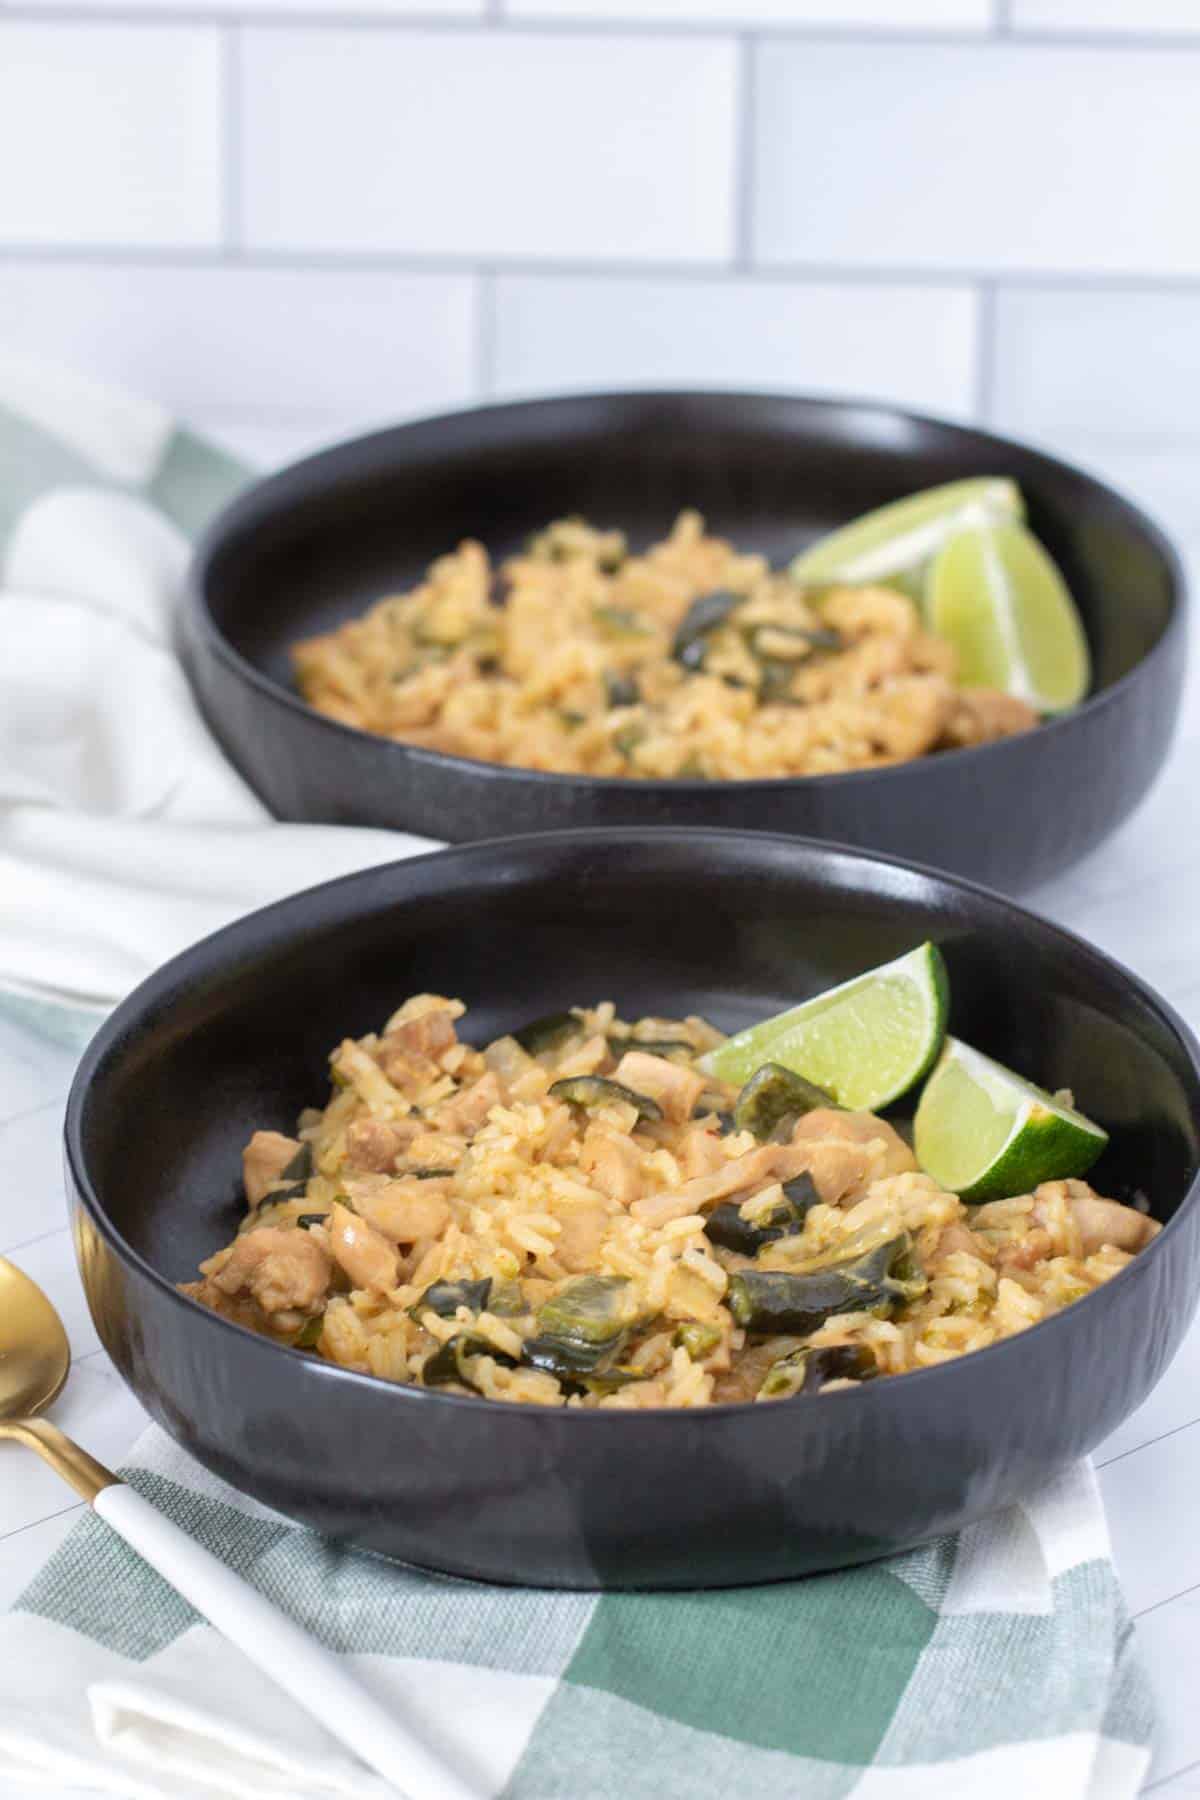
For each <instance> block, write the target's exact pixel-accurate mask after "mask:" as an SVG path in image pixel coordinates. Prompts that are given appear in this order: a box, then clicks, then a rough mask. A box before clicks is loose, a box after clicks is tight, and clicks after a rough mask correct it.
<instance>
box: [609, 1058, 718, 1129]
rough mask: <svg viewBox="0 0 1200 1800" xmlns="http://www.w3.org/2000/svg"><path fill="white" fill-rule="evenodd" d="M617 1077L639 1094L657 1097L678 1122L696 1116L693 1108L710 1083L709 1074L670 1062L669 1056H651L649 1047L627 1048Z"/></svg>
mask: <svg viewBox="0 0 1200 1800" xmlns="http://www.w3.org/2000/svg"><path fill="white" fill-rule="evenodd" d="M613 1080H614V1081H619V1082H620V1083H621V1085H622V1087H627V1088H632V1089H633V1091H634V1093H635V1094H646V1095H648V1096H649V1098H650V1099H651V1100H657V1101H658V1104H659V1105H660V1106H661V1107H662V1109H663V1113H664V1115H665V1116H666V1117H667V1118H668V1119H669V1120H670V1121H671V1122H672V1124H675V1125H682V1124H683V1122H684V1120H685V1119H690V1118H691V1116H692V1108H693V1107H694V1106H695V1104H696V1102H697V1100H698V1099H699V1098H700V1096H701V1094H702V1093H703V1092H704V1089H705V1087H706V1086H707V1085H708V1077H707V1076H705V1075H701V1074H699V1073H698V1072H697V1071H696V1070H695V1069H689V1068H686V1067H684V1066H683V1065H681V1064H680V1063H673V1062H668V1061H667V1059H666V1057H665V1056H651V1055H649V1054H648V1053H647V1052H646V1051H645V1050H627V1051H626V1052H625V1054H624V1056H623V1057H622V1058H621V1060H620V1062H619V1063H618V1064H617V1066H616V1069H615V1071H614V1073H613Z"/></svg>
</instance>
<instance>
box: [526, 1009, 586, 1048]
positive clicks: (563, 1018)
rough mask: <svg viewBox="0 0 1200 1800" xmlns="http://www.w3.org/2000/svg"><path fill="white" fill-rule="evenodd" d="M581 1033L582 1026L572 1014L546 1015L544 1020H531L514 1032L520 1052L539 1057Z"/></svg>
mask: <svg viewBox="0 0 1200 1800" xmlns="http://www.w3.org/2000/svg"><path fill="white" fill-rule="evenodd" d="M582 1031H583V1025H582V1023H581V1021H580V1020H579V1019H577V1018H576V1017H575V1014H574V1013H569V1012H556V1013H547V1014H546V1015H545V1017H544V1018H541V1019H531V1020H530V1022H529V1024H528V1025H522V1027H521V1029H520V1031H514V1032H513V1034H512V1035H513V1037H515V1038H516V1040H517V1042H518V1044H520V1046H521V1048H522V1050H524V1051H525V1053H526V1054H527V1055H528V1056H541V1055H543V1054H544V1052H545V1051H547V1050H557V1049H558V1048H559V1046H560V1045H562V1044H565V1043H566V1042H567V1040H568V1038H572V1037H577V1036H579V1035H580V1034H581V1033H582Z"/></svg>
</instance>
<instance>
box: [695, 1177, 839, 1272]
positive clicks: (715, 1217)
mask: <svg viewBox="0 0 1200 1800" xmlns="http://www.w3.org/2000/svg"><path fill="white" fill-rule="evenodd" d="M820 1198H821V1196H820V1193H819V1192H818V1190H817V1184H816V1182H815V1181H814V1180H813V1178H812V1176H811V1175H810V1174H809V1172H808V1170H807V1169H804V1170H802V1171H801V1173H800V1174H799V1175H797V1176H796V1177H795V1179H794V1180H792V1181H789V1182H787V1183H786V1185H785V1187H784V1190H783V1199H782V1200H779V1201H776V1203H775V1205H774V1206H772V1207H771V1208H770V1210H769V1211H768V1212H766V1213H765V1214H760V1215H759V1216H758V1217H757V1218H755V1219H747V1218H744V1217H743V1216H742V1209H741V1206H740V1205H739V1204H738V1203H737V1201H734V1200H726V1201H725V1202H724V1204H723V1205H721V1206H714V1208H713V1210H712V1211H711V1212H710V1213H709V1215H708V1218H707V1219H706V1220H705V1221H704V1235H705V1237H706V1238H707V1239H708V1241H709V1243H710V1244H719V1245H720V1246H721V1248H722V1249H723V1250H736V1251H737V1252H738V1254H739V1255H740V1256H753V1255H755V1253H756V1252H757V1251H759V1250H761V1249H762V1247H763V1245H764V1244H772V1243H774V1241H775V1239H776V1238H782V1237H795V1236H797V1234H798V1233H799V1232H801V1231H803V1229H804V1221H805V1219H806V1218H807V1217H808V1215H809V1213H810V1212H811V1211H812V1209H813V1207H814V1206H816V1205H817V1204H818V1202H819V1201H820Z"/></svg>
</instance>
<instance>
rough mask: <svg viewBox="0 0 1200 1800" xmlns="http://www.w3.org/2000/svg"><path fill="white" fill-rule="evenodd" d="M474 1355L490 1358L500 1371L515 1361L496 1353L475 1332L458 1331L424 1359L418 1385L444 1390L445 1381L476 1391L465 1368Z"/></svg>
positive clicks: (493, 1348)
mask: <svg viewBox="0 0 1200 1800" xmlns="http://www.w3.org/2000/svg"><path fill="white" fill-rule="evenodd" d="M476 1356H490V1357H492V1358H493V1360H494V1361H495V1362H498V1363H499V1364H500V1366H501V1368H504V1369H515V1368H516V1366H517V1365H516V1361H515V1359H514V1358H513V1357H511V1356H508V1355H506V1354H505V1352H504V1351H503V1350H497V1348H496V1346H495V1344H490V1343H489V1342H488V1340H487V1338H485V1337H481V1336H480V1335H479V1333H478V1332H477V1331H460V1332H458V1333H456V1335H455V1336H454V1337H452V1338H449V1339H447V1341H446V1342H445V1343H444V1344H442V1345H440V1346H439V1347H438V1349H436V1350H435V1351H434V1352H433V1353H432V1355H430V1356H427V1357H426V1358H425V1362H424V1365H423V1367H422V1369H421V1382H422V1385H423V1386H424V1387H444V1386H445V1385H446V1383H447V1382H457V1383H458V1385H459V1386H460V1387H465V1388H471V1389H472V1390H473V1391H474V1392H475V1393H478V1392H479V1389H478V1386H477V1384H476V1382H475V1379H474V1377H473V1376H472V1374H471V1371H470V1369H469V1368H468V1367H467V1365H468V1364H469V1363H470V1362H471V1361H472V1359H473V1358H474V1357H476Z"/></svg>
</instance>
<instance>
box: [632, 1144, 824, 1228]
mask: <svg viewBox="0 0 1200 1800" xmlns="http://www.w3.org/2000/svg"><path fill="white" fill-rule="evenodd" d="M810 1160H811V1150H810V1148H809V1147H808V1146H807V1145H799V1144H762V1145H760V1146H759V1148H758V1149H757V1150H748V1151H747V1152H746V1154H745V1156H735V1157H733V1158H732V1159H731V1160H730V1161H728V1162H726V1163H724V1165H723V1166H722V1167H721V1168H719V1169H716V1170H714V1171H713V1173H712V1174H711V1175H697V1176H696V1178H695V1180H693V1181H685V1182H684V1183H683V1184H682V1185H681V1186H680V1187H677V1188H671V1189H670V1190H668V1191H667V1192H665V1193H661V1194H648V1195H647V1196H646V1198H645V1199H644V1200H638V1201H635V1202H634V1204H633V1205H632V1206H631V1207H630V1209H629V1210H630V1212H631V1213H632V1214H633V1216H634V1218H635V1219H641V1221H642V1222H643V1224H646V1225H666V1224H668V1223H669V1222H670V1220H672V1219H682V1218H686V1216H687V1214H688V1213H696V1212H700V1211H702V1210H703V1209H704V1208H705V1207H707V1206H711V1205H712V1203H713V1202H714V1201H715V1200H726V1199H728V1198H729V1196H730V1195H731V1194H750V1193H753V1192H754V1190H755V1189H756V1188H760V1187H765V1186H766V1184H767V1182H768V1181H772V1180H774V1181H791V1179H792V1177H793V1176H795V1175H799V1174H800V1173H801V1172H802V1170H804V1169H807V1168H808V1166H809V1162H810ZM814 1179H815V1177H814ZM818 1185H820V1184H819V1183H818ZM822 1197H824V1196H822Z"/></svg>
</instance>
